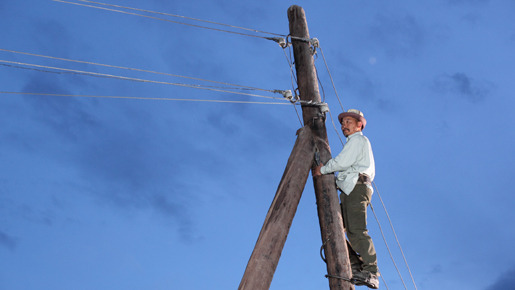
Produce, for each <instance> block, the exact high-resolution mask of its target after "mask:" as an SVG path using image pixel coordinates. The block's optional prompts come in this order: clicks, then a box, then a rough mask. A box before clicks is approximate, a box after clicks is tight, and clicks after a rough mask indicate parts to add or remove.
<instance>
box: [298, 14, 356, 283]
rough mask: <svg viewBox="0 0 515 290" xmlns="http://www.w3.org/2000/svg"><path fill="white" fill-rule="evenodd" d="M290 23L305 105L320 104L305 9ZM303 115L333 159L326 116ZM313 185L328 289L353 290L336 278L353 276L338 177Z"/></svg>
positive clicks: (325, 155)
mask: <svg viewBox="0 0 515 290" xmlns="http://www.w3.org/2000/svg"><path fill="white" fill-rule="evenodd" d="M288 20H289V24H290V35H291V42H292V45H293V55H294V58H295V69H296V72H297V85H298V89H299V94H300V99H301V100H302V101H313V102H315V103H321V99H320V92H319V89H318V82H317V76H316V70H315V66H314V60H313V52H312V50H311V45H310V37H309V31H308V25H307V21H306V15H305V13H304V9H302V7H300V6H297V5H293V6H291V7H290V8H289V9H288ZM302 115H303V119H304V126H308V127H310V128H311V130H312V132H313V135H314V136H315V140H316V142H315V143H316V144H315V145H316V146H317V148H318V150H319V152H320V159H321V161H322V162H323V163H325V162H327V161H328V160H329V159H331V149H330V148H329V142H328V139H327V131H326V127H325V113H323V112H322V111H321V107H320V106H312V105H306V104H305V103H304V104H303V105H302ZM313 183H314V187H315V196H316V200H317V210H318V218H319V222H320V231H321V234H322V243H323V247H324V250H325V251H324V252H325V257H326V263H327V274H328V279H329V288H330V289H331V290H336V289H345V290H348V289H354V286H353V285H352V284H351V283H350V282H348V281H345V280H343V279H340V278H337V277H342V278H347V279H348V278H350V277H352V275H351V273H352V272H351V268H350V262H349V253H348V250H347V244H346V241H345V234H344V229H343V220H342V214H341V209H340V201H339V199H338V192H337V190H336V186H335V177H334V175H333V174H328V175H322V176H318V177H314V178H313Z"/></svg>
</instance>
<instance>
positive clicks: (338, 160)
mask: <svg viewBox="0 0 515 290" xmlns="http://www.w3.org/2000/svg"><path fill="white" fill-rule="evenodd" d="M360 143H361V142H360V140H359V139H358V138H352V139H350V140H349V141H348V142H347V143H346V144H345V146H343V150H342V151H341V152H340V154H338V156H336V157H335V158H333V159H331V160H329V161H327V163H326V165H324V164H322V163H320V165H318V166H317V167H315V168H314V169H313V176H319V175H322V174H329V173H333V172H336V171H344V170H346V169H347V168H349V167H351V166H352V165H353V164H355V163H356V160H357V157H358V155H359V153H360V148H361V147H362V146H360Z"/></svg>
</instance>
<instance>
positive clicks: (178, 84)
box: [0, 59, 284, 100]
mask: <svg viewBox="0 0 515 290" xmlns="http://www.w3.org/2000/svg"><path fill="white" fill-rule="evenodd" d="M0 62H3V63H8V64H15V65H23V66H29V67H35V68H45V69H52V70H58V71H63V72H68V73H75V74H83V75H89V76H96V77H105V78H114V79H120V80H128V81H136V82H144V83H154V84H162V85H174V86H181V87H188V88H195V89H202V90H211V91H216V92H223V93H229V94H237V95H244V96H251V97H260V98H268V99H276V100H284V98H278V97H270V96H263V95H257V94H249V93H243V92H235V91H229V90H227V89H224V90H222V89H218V88H212V87H207V86H201V85H191V84H183V83H171V82H163V81H155V80H146V79H141V78H132V77H126V76H118V75H112V74H104V73H96V72H88V71H82V70H74V69H67V68H60V67H53V66H46V65H38V64H30V63H23V62H16V61H8V60H1V59H0ZM43 72H49V71H43ZM276 92H277V93H279V92H282V91H279V90H278V91H276Z"/></svg>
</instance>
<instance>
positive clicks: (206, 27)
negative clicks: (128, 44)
mask: <svg viewBox="0 0 515 290" xmlns="http://www.w3.org/2000/svg"><path fill="white" fill-rule="evenodd" d="M52 1H54V2H61V3H66V4H72V5H77V6H83V7H89V8H95V9H100V10H106V11H111V12H117V13H122V14H127V15H133V16H139V17H144V18H149V19H154V20H159V21H166V22H170V23H175V24H181V25H186V26H191V27H196V28H203V29H208V30H214V31H219V32H226V33H232V34H237V35H243V36H249V37H255V38H263V39H268V40H273V39H271V38H270V37H266V36H261V35H255V34H249V33H243V32H237V31H232V30H226V29H220V28H214V27H209V26H203V25H197V24H191V23H186V22H181V21H175V20H170V19H165V18H161V17H156V16H150V15H145V14H141V13H135V12H129V11H124V10H119V9H113V8H107V7H101V6H95V5H89V4H84V3H77V2H70V1H64V0H52ZM76 1H82V2H88V3H94V4H96V5H106V6H111V7H118V8H122V9H127V10H134V11H140V12H143V11H144V12H146V13H153V14H161V15H167V16H173V17H181V18H185V19H189V20H195V21H202V22H207V23H211V24H217V25H224V26H229V27H232V28H239V29H245V28H242V27H238V26H232V25H228V24H222V23H217V22H212V21H207V20H201V19H195V18H189V17H185V16H179V15H173V14H167V13H162V12H155V11H151V10H143V9H137V8H132V7H126V6H120V5H112V4H105V3H100V2H93V1H83V0H76ZM245 30H250V31H255V32H260V33H266V34H271V33H269V32H262V31H259V30H252V29H245ZM272 35H280V36H284V35H281V34H275V33H274V34H272Z"/></svg>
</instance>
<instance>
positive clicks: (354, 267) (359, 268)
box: [350, 264, 363, 276]
mask: <svg viewBox="0 0 515 290" xmlns="http://www.w3.org/2000/svg"><path fill="white" fill-rule="evenodd" d="M350 268H351V270H352V276H354V275H356V274H357V273H359V272H361V271H362V270H363V267H362V266H361V264H351V265H350Z"/></svg>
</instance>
